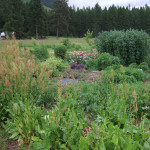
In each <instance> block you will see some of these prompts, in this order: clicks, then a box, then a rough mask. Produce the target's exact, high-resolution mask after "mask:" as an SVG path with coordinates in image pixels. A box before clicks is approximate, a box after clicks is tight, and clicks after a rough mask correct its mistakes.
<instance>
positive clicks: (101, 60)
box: [97, 53, 120, 70]
mask: <svg viewBox="0 0 150 150" xmlns="http://www.w3.org/2000/svg"><path fill="white" fill-rule="evenodd" d="M97 64H98V66H97V67H98V70H104V69H105V68H107V67H108V66H111V65H112V64H116V65H118V64H120V60H119V58H118V57H116V56H112V55H110V54H109V53H102V54H100V55H99V57H98V63H97Z"/></svg>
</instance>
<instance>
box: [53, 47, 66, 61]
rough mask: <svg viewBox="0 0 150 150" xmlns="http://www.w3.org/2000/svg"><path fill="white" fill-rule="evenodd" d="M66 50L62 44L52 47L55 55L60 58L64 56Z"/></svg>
mask: <svg viewBox="0 0 150 150" xmlns="http://www.w3.org/2000/svg"><path fill="white" fill-rule="evenodd" d="M66 52H67V48H66V47H65V46H64V45H58V46H55V48H54V53H55V56H56V57H60V58H62V59H64V58H65V55H66Z"/></svg>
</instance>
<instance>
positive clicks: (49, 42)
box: [0, 36, 90, 51]
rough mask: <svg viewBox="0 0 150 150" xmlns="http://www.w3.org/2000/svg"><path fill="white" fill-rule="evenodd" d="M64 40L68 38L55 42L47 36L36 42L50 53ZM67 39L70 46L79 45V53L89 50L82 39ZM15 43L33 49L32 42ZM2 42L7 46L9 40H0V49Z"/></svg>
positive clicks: (20, 41)
mask: <svg viewBox="0 0 150 150" xmlns="http://www.w3.org/2000/svg"><path fill="white" fill-rule="evenodd" d="M66 38H68V37H60V38H59V39H58V40H57V39H56V37H55V36H48V37H47V39H42V40H36V42H37V43H39V44H43V45H45V46H47V47H48V48H49V50H50V51H51V50H53V47H54V46H55V45H58V44H61V42H62V40H63V39H66ZM68 39H69V40H70V42H71V43H72V44H75V45H79V46H80V47H81V48H80V49H79V51H89V50H90V48H89V46H88V44H87V43H86V41H85V40H84V39H83V38H73V37H69V38H68ZM17 41H18V42H19V44H20V45H21V47H24V48H29V49H31V48H32V47H33V40H17ZM2 42H3V43H6V44H7V43H8V42H9V40H5V41H2V40H1V41H0V49H1V47H2Z"/></svg>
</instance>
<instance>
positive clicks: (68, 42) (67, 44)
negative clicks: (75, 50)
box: [62, 39, 72, 48]
mask: <svg viewBox="0 0 150 150" xmlns="http://www.w3.org/2000/svg"><path fill="white" fill-rule="evenodd" d="M62 44H63V45H64V46H66V47H67V48H71V46H72V45H71V42H70V40H69V39H63V40H62Z"/></svg>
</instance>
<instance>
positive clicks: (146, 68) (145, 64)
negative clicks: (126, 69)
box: [138, 62, 149, 72]
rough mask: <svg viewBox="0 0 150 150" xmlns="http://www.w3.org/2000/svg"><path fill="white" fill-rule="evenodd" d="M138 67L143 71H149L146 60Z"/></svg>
mask: <svg viewBox="0 0 150 150" xmlns="http://www.w3.org/2000/svg"><path fill="white" fill-rule="evenodd" d="M138 68H140V69H142V70H143V71H146V72H147V71H149V67H148V64H147V63H146V62H142V63H141V64H140V65H139V66H138Z"/></svg>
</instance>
